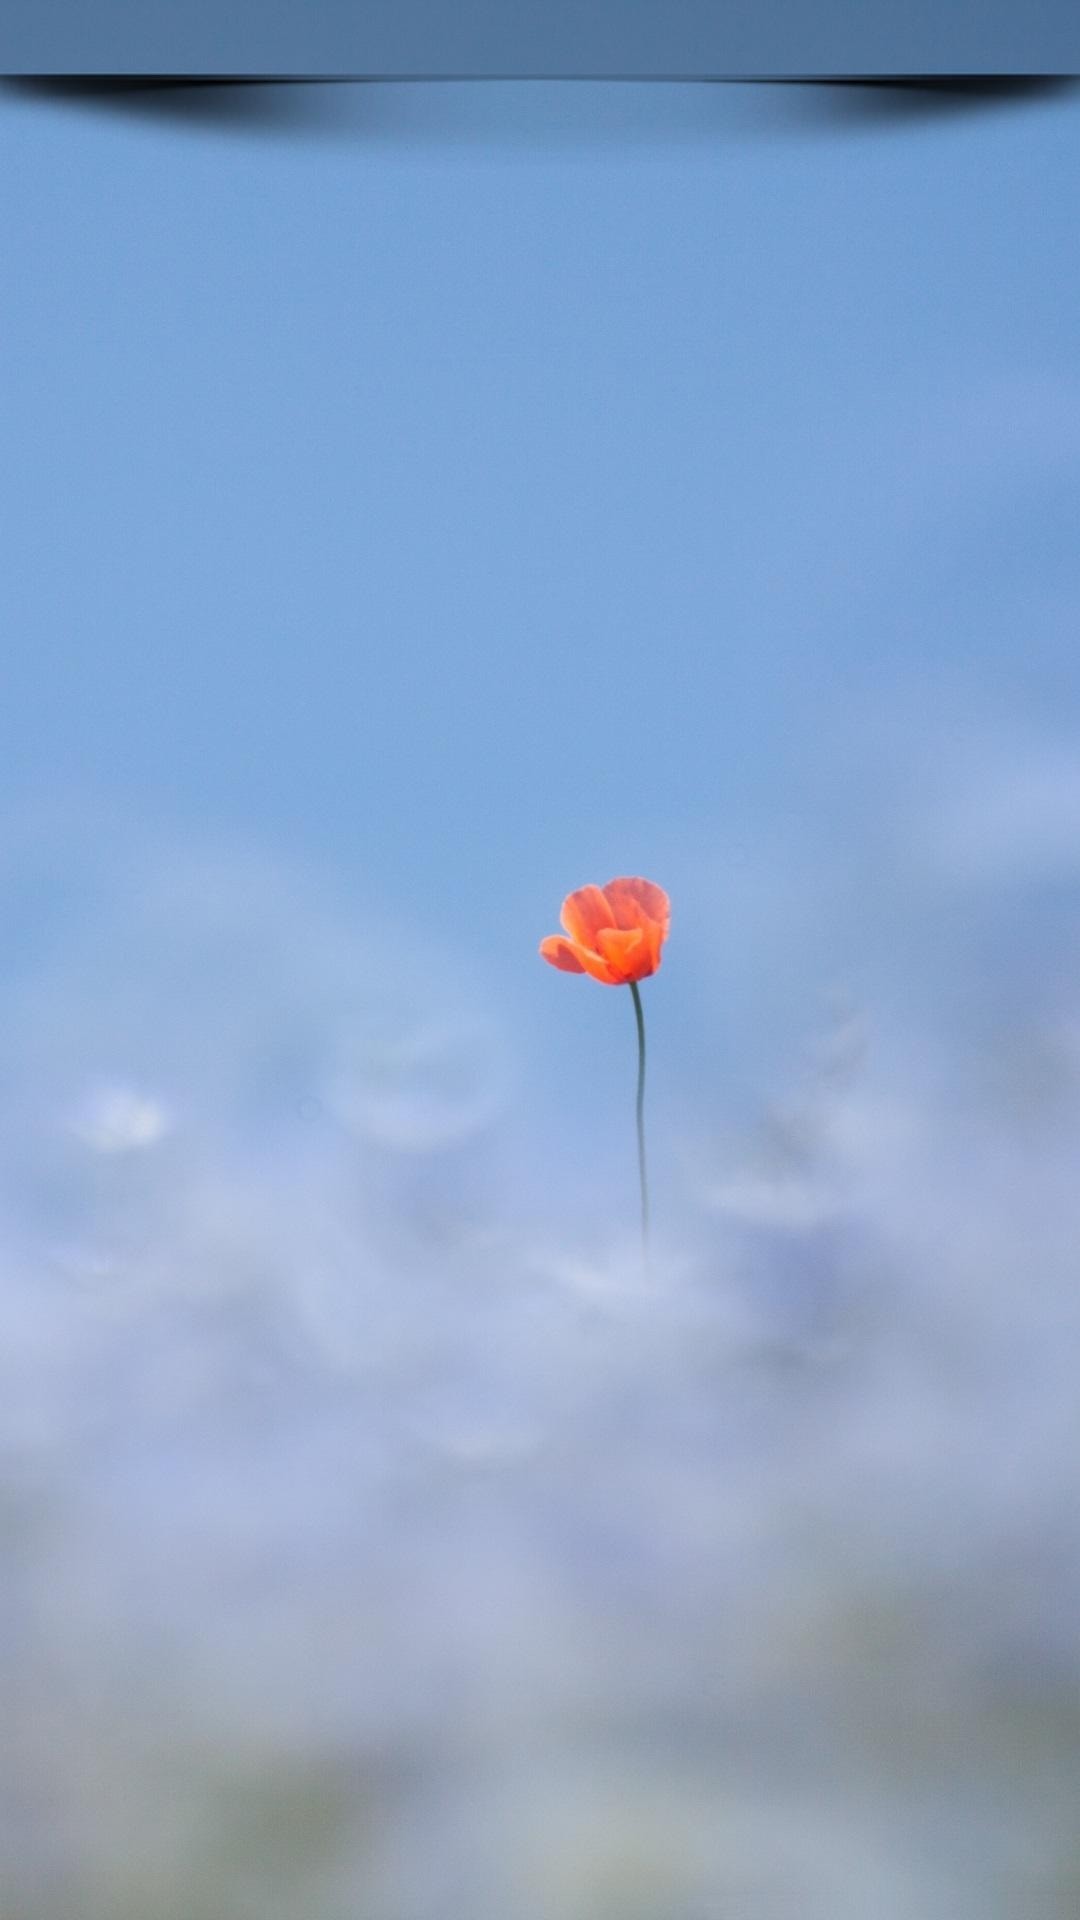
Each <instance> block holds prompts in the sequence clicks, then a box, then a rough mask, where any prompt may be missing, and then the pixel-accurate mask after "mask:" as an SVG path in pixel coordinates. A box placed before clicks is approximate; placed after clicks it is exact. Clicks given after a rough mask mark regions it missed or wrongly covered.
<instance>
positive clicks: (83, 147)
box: [0, 84, 1080, 1133]
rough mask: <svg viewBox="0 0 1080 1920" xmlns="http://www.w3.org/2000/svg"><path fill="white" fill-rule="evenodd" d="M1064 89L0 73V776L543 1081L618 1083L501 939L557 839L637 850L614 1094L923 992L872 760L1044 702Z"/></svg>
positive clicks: (617, 1015) (522, 938)
mask: <svg viewBox="0 0 1080 1920" xmlns="http://www.w3.org/2000/svg"><path fill="white" fill-rule="evenodd" d="M276 114H277V115H279V116H280V117H278V118H275V115H276ZM1078 137H1080V120H1078V117H1077V111H1076V106H1075V102H1074V100H1073V98H1072V96H1071V95H1068V94H1064V95H1061V96H1053V97H1051V98H1050V99H1049V100H1047V101H1044V102H1039V103H1036V104H1034V105H1027V104H1025V105H1021V106H1019V107H1016V108H1013V109H1011V110H1009V109H988V108H982V109H968V110H967V111H961V112H959V113H957V114H955V115H953V116H949V115H935V114H933V113H930V114H929V115H917V114H916V115H913V116H910V117H907V116H904V115H903V114H900V115H898V116H897V117H895V118H892V119H890V118H888V117H886V118H883V119H881V120H878V121H875V120H874V119H864V118H860V117H859V115H858V114H857V113H856V112H854V111H853V110H852V108H851V106H850V103H844V102H840V101H839V100H838V101H837V102H836V104H835V107H834V108H829V107H828V106H827V104H826V102H825V97H824V96H822V95H818V96H816V98H815V97H814V96H811V95H803V94H796V93H793V92H790V91H788V92H785V91H784V90H774V89H766V90H761V89H758V90H740V89H723V88H720V89H716V88H712V89H708V88H693V87H690V88H677V87H654V88H651V89H650V88H647V87H633V86H631V87H618V86H615V87H608V88H606V89H605V88H602V87H590V86H587V85H582V84H578V85H573V86H564V87H562V88H559V87H550V88H546V87H535V86H534V87H528V86H517V87H512V86H505V87H501V86H496V87H488V88H483V87H478V86H473V87H467V86H466V87H453V86H451V87H447V88H426V89H425V88H423V87H418V88H382V89H352V90H345V91H341V90H332V91H331V90H327V91H325V92H323V93H321V94H319V93H314V94H308V95H306V96H305V97H304V98H303V99H293V100H291V101H289V102H286V103H285V104H283V105H281V106H280V107H271V105H270V103H269V96H267V97H266V101H265V102H264V107H263V109H261V110H255V109H254V108H253V107H252V108H249V109H248V118H247V119H246V120H245V119H244V118H243V116H241V117H240V118H239V119H238V121H237V122H236V124H231V123H230V122H229V121H228V120H218V119H215V116H214V114H213V113H212V112H210V113H209V114H207V115H204V117H203V119H202V121H201V122H200V121H199V119H198V118H196V119H195V120H194V121H192V122H189V123H185V122H184V121H183V120H182V119H170V118H169V117H168V116H157V117H155V116H153V115H150V114H147V113H145V112H139V111H138V110H137V109H136V110H135V111H128V112H125V111H123V110H120V111H113V112H108V111H104V110H101V109H96V108H94V107H92V106H86V105H84V106H79V105H78V104H77V103H75V104H68V105H66V106H63V105H54V104H50V103H47V102H43V101H40V100H34V99H28V98H25V97H16V96H12V95H9V96H8V97H7V98H5V101H4V111H3V116H2V120H0V139H2V141H3V146H4V173H5V177H6V178H7V180H8V181H9V182H10V183H12V185H13V189H14V190H13V191H11V192H10V193H9V195H8V199H7V208H6V213H5V247H4V261H3V267H2V272H3V277H4V287H3V301H4V312H5V338H6V352H5V369H6V371H5V377H4V393H3V407H4V416H3V417H4V442H5V447H6V458H5V473H6V476H7V477H6V481H5V487H4V500H3V512H4V526H5V551H6V554H7V556H8V558H7V564H6V566H5V573H4V584H3V588H2V596H3V622H4V631H5V633H6V635H7V647H6V655H7V658H6V665H5V680H6V697H5V700H4V703H3V711H2V714H0V728H2V743H0V744H2V773H0V781H2V787H3V798H4V800H5V801H6V804H7V805H8V806H9V807H10V808H25V807H26V806H27V804H30V805H36V804H46V803H47V804H48V805H50V806H52V805H55V803H56V799H57V796H62V797H63V799H64V801H65V803H66V804H68V805H69V806H70V807H71V808H72V809H73V810H74V811H75V813H76V814H79V815H81V816H82V817H84V818H85V817H86V816H85V810H86V808H87V807H88V806H90V807H92V806H96V805H101V806H102V807H103V808H105V809H106V810H111V812H112V813H113V814H114V815H115V816H117V817H118V818H119V819H120V820H124V819H128V820H130V821H132V822H135V821H137V822H138V823H139V825H140V827H141V828H142V827H146V826H147V825H148V824H149V823H152V822H154V821H158V822H159V823H160V825H161V828H162V831H163V832H164V833H167V834H174V835H179V836H180V837H181V838H183V836H184V835H185V834H189V833H190V834H193V835H194V834H197V835H198V836H201V837H203V838H206V839H209V840H213V839H214V838H215V836H221V835H225V836H229V835H232V836H239V837H240V838H242V839H244V838H250V839H252V840H253V841H255V842H257V843H258V844H259V845H260V846H261V847H262V848H263V849H264V850H268V851H269V850H272V851H274V852H275V853H278V854H280V856H281V857H282V858H283V859H288V860H291V861H293V862H296V863H298V864H299V865H300V866H301V867H303V868H310V869H312V870H314V869H318V870H319V871H320V872H321V873H323V874H324V876H325V878H326V883H327V885H328V887H329V888H330V889H331V890H337V891H338V892H340V894H341V896H342V898H343V899H349V900H351V901H352V902H353V903H354V904H355V905H356V907H357V909H358V911H359V912H360V914H361V917H363V915H364V914H367V913H371V912H374V913H375V914H376V915H377V916H379V917H385V918H387V919H388V920H389V921H391V922H393V923H394V924H395V925H396V926H397V927H399V928H400V937H401V938H402V939H403V940H405V941H406V942H408V943H409V944H410V946H411V947H413V948H414V949H419V950H427V951H430V953H431V954H432V956H433V958H434V964H435V966H436V968H438V967H440V966H442V965H444V964H445V965H447V966H448V965H449V964H450V959H449V956H450V955H451V954H453V955H454V956H455V959H456V961H457V963H458V964H459V965H462V966H464V968H465V969H466V971H467V972H470V973H471V974H472V975H473V976H474V977H475V979H476V981H477V982H478V983H479V987H480V991H481V993H482V994H483V995H484V996H485V997H486V998H487V999H488V1000H489V1002H490V1001H491V1000H494V1001H496V1002H497V1003H498V1006H499V1010H500V1013H501V1015H502V1016H503V1017H504V1018H505V1022H506V1024H507V1025H508V1027H509V1028H510V1029H511V1030H512V1031H514V1032H515V1033H516V1034H517V1036H518V1038H519V1041H520V1042H521V1046H520V1049H519V1051H520V1053H521V1055H522V1057H523V1065H522V1067H521V1071H522V1073H523V1075H524V1078H523V1080H522V1081H521V1082H520V1083H519V1086H518V1092H517V1100H518V1102H519V1104H520V1105H522V1106H524V1107H526V1108H529V1109H531V1110H533V1111H537V1110H539V1111H542V1112H543V1114H544V1116H545V1120H546V1121H547V1122H548V1123H550V1124H554V1123H555V1122H556V1120H557V1119H558V1117H559V1115H558V1106H559V1091H560V1080H561V1076H562V1074H563V1073H564V1072H565V1070H566V1065H567V1063H569V1062H573V1061H580V1062H581V1063H582V1075H583V1082H584V1084H585V1085H587V1086H588V1087H589V1088H590V1096H589V1097H590V1104H592V1103H593V1102H596V1103H598V1104H599V1107H600V1109H601V1110H602V1111H603V1113H604V1114H605V1115H611V1114H613V1113H614V1112H615V1111H616V1110H617V1109H616V1108H615V1107H614V1106H613V1105H612V1104H611V1103H612V1102H613V1101H615V1100H621V1098H622V1095H623V1091H624V1088H623V1086H622V1084H621V1083H620V1082H619V1081H618V1079H617V1077H614V1078H613V1074H612V1069H613V1066H614V1064H615V1062H614V1059H613V1049H614V1048H615V1047H617V1046H621V1045H622V1044H623V1043H624V1041H625V1039H626V1035H625V1033H624V1032H623V1031H621V1030H620V1021H621V1027H622V1028H625V1027H626V1026H627V1025H628V1023H629V1014H628V1013H627V1014H626V1017H625V1018H622V1015H623V1011H624V1010H623V1009H622V1007H621V1005H620V1006H619V1007H618V1008H617V1009H616V1008H615V1007H613V1006H612V1005H610V1004H609V1003H608V1002H609V996H607V995H606V994H603V993H597V992H593V991H592V990H591V988H590V987H589V986H587V985H584V984H583V983H579V982H576V981H575V982H571V981H568V980H563V979H560V978H558V977H557V976H555V975H554V974H551V973H549V972H548V970H547V969H545V968H543V967H542V966H541V965H540V964H539V963H538V962H537V961H536V960H535V945H536V942H537V940H538V939H539V937H540V936H541V935H542V934H543V933H545V932H547V931H549V930H551V929H552V928H553V927H554V926H555V924H556V916H557V909H558V904H559V901H560V900H561V897H562V895H563V893H564V892H565V891H568V890H569V889H570V888H571V887H572V886H575V885H578V884H581V883H582V882H584V881H585V880H588V879H599V880H603V879H605V878H607V877H609V876H610V875H611V874H613V873H616V872H621V871H627V870H629V871H641V872H644V873H646V874H650V875H654V876H655V877H657V878H659V879H661V880H662V881H663V882H664V883H665V884H666V885H667V886H668V887H669V890H670V892H671V893H672V896H673V898H674V901H675V923H674V924H675V931H674V933H673V935H672V940H671V944H670V948H669V954H668V961H667V965H666V968H665V973H664V975H663V977H662V978H661V979H660V980H658V981H657V982H656V983H654V985H653V987H651V988H650V990H649V1005H650V1012H651V1015H652V1018H653V1022H654V1025H655V1028H656V1044H655V1050H654V1051H655V1060H656V1068H655V1071H656V1075H657V1083H658V1084H657V1093H656V1097H657V1099H658V1100H660V1099H662V1098H663V1089H664V1088H665V1086H666V1087H667V1089H668V1091H669V1092H670V1094H671V1096H672V1098H673V1099H677V1098H678V1097H681V1096H682V1095H683V1094H687V1095H689V1096H691V1097H692V1098H693V1100H694V1101H695V1102H696V1103H697V1105H698V1107H699V1108H701V1109H703V1110H705V1111H708V1110H710V1109H713V1110H715V1112H716V1113H718V1114H721V1115H722V1114H723V1113H724V1111H725V1102H726V1101H730V1100H731V1099H733V1098H742V1099H743V1100H745V1101H749V1102H752V1101H753V1100H755V1099H757V1098H759V1097H760V1095H761V1090H762V1088H763V1087H764V1086H766V1085H767V1083H768V1080H769V1076H770V1074H772V1073H774V1072H777V1071H783V1070H786V1064H787V1063H788V1062H789V1061H790V1057H791V1054H792V1050H793V1049H794V1048H795V1047H797V1045H798V1044H799V1042H800V1039H801V1037H802V1036H803V1035H804V1034H805V1032H806V1031H807V1030H808V1029H813V1028H814V1026H815V1024H816V1022H817V1020H818V1019H819V1016H820V1007H821V1002H822V996H823V995H826V994H828V993H830V992H832V991H834V990H836V989H841V990H850V991H852V992H855V993H857V994H861V993H864V992H870V991H878V992H881V993H883V994H885V993H888V992H891V991H893V990H895V988H896V974H897V972H898V970H899V969H900V967H901V966H905V965H909V966H910V970H911V974H912V978H913V979H914V978H915V977H916V976H917V975H918V973H919V971H920V969H922V968H924V967H925V966H927V965H929V966H931V967H935V968H937V971H938V974H939V975H940V976H941V977H940V978H938V979H936V982H935V988H934V991H935V992H944V991H945V989H946V986H947V978H946V976H947V970H948V963H947V960H946V956H945V954H944V953H943V952H942V951H940V948H941V942H942V939H943V938H944V936H943V933H942V929H941V925H940V902H939V901H937V900H936V899H933V898H927V897H923V896H922V895H920V897H919V899H918V900H915V899H913V898H912V897H911V894H910V891H909V892H908V893H905V892H904V890H903V889H904V887H905V886H908V887H909V888H910V887H915V888H918V887H919V886H920V885H921V876H919V875H917V874H916V875H915V876H914V877H913V876H912V874H911V873H910V872H907V877H906V879H905V878H904V871H906V869H905V860H906V863H907V868H910V867H911V866H912V864H913V863H915V864H917V862H918V860H919V859H920V857H921V856H920V855H919V854H918V853H917V852H915V853H912V852H911V851H910V850H908V854H906V855H905V854H904V853H903V850H902V849H898V846H897V840H898V837H899V838H900V839H902V838H903V836H904V835H905V834H906V833H907V832H908V831H909V827H910V822H908V821H907V819H906V817H905V809H909V807H910V805H912V804H914V803H916V802H918V803H920V804H927V803H928V802H929V798H930V788H929V787H928V784H927V783H928V782H930V783H932V782H934V781H937V782H938V783H939V785H940V786H941V787H942V790H943V791H942V801H941V804H942V805H945V804H946V801H947V797H948V792H949V790H951V787H952V785H953V784H954V783H955V782H956V781H958V780H959V781H964V780H970V779H975V778H977V777H978V774H977V769H976V770H974V771H973V770H972V765H971V763H972V761H973V759H974V760H975V761H978V759H979V756H980V753H981V751H982V748H981V746H980V742H982V741H983V740H984V739H985V742H986V754H987V755H988V756H989V757H990V759H993V758H994V756H995V755H996V754H998V753H1003V754H1004V755H1005V757H1006V759H1008V757H1009V754H1010V752H1011V751H1012V750H1013V749H1012V748H1011V746H1010V744H1009V741H1010V738H1011V737H1012V736H1013V735H1015V736H1016V745H1015V752H1016V754H1017V755H1018V757H1019V759H1020V760H1021V762H1023V763H1024V764H1025V765H1026V761H1027V757H1028V755H1029V748H1030V744H1031V742H1032V741H1034V742H1035V743H1038V742H1039V741H1041V739H1042V738H1043V735H1044V733H1045V734H1046V735H1048V736H1050V737H1051V738H1052V739H1053V740H1058V739H1061V738H1064V742H1065V744H1064V745H1063V746H1062V747H1061V749H1060V751H1061V753H1067V750H1068V744H1069V742H1070V740H1071V735H1072V729H1073V725H1074V720H1075V715H1074V711H1073V707H1074V699H1075V684H1074V683H1075V667H1074V646H1073V633H1074V625H1075V623H1074V612H1075V594H1076V585H1077V575H1076V562H1075V553H1074V542H1073V528H1074V524H1075V506H1076V452H1077V444H1078V440H1080V385H1078V381H1080V368H1078V365H1077V348H1076V336H1075V312H1076V295H1077V267H1076V251H1075V245H1074V225H1075V196H1074V195H1073V193H1072V191H1071V184H1070V183H1071V181H1072V178H1073V176H1074V167H1075V158H1076V143H1077V139H1078ZM964 769H967V771H965V770H964ZM987 777H988V778H991V779H993V778H995V777H996V775H995V774H994V773H993V772H991V773H990V774H989V775H988V776H987ZM931 892H932V889H931ZM957 937H958V938H960V937H961V936H960V934H959V933H958V935H957ZM927 943H929V946H930V950H931V953H932V955H936V958H930V959H928V958H927ZM443 956H445V958H443ZM904 991H906V989H905V988H901V992H904ZM703 1070H707V1076H708V1078H707V1079H706V1078H705V1077H704V1074H703ZM594 1111H595V1109H594ZM564 1119H565V1120H566V1123H567V1125H568V1126H569V1129H570V1132H571V1133H573V1131H574V1120H573V1118H572V1117H567V1116H564Z"/></svg>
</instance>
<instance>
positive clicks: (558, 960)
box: [540, 933, 585, 973]
mask: <svg viewBox="0 0 1080 1920" xmlns="http://www.w3.org/2000/svg"><path fill="white" fill-rule="evenodd" d="M540 952H541V953H542V954H543V956H544V959H545V960H547V961H549V962H550V964H551V965H552V966H553V967H558V968H559V969H560V971H561V972H563V973H584V971H585V969H584V967H583V966H582V964H581V961H580V960H579V959H578V957H577V955H576V953H575V952H574V949H573V946H572V944H571V942H570V941H569V940H567V939H565V938H564V937H563V935H562V934H561V933H549V934H548V937H547V939H546V940H541V942H540Z"/></svg>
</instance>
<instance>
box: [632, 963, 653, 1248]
mask: <svg viewBox="0 0 1080 1920" xmlns="http://www.w3.org/2000/svg"><path fill="white" fill-rule="evenodd" d="M629 985H630V991H631V993H632V994H633V996H634V1014H635V1016H636V1019H637V1042H638V1076H637V1152H638V1173H639V1175H640V1177H641V1251H642V1254H643V1255H644V1258H645V1263H646V1265H648V1260H649V1182H648V1176H647V1174H646V1171H645V1016H644V1014H643V1013H642V1011H641V995H640V993H639V992H638V986H637V981H636V980H631V981H630V983H629Z"/></svg>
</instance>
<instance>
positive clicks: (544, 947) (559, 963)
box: [540, 933, 622, 987]
mask: <svg viewBox="0 0 1080 1920" xmlns="http://www.w3.org/2000/svg"><path fill="white" fill-rule="evenodd" d="M540 952H541V953H542V955H543V957H544V959H545V960H548V961H550V963H551V965H552V966H553V967H558V968H560V970H561V971H562V972H563V973H588V974H591V975H592V977H593V979H594V980H599V981H600V982H601V985H603V986H605V987H618V986H621V985H622V981H621V979H620V977H619V976H618V974H616V973H614V972H613V971H612V969H611V968H610V967H609V966H608V963H607V961H606V960H603V959H601V957H600V955H599V954H598V953H593V951H592V949H591V948H590V947H583V946H581V944H580V943H579V942H578V941H577V940H567V939H566V938H565V936H564V935H563V934H561V933H551V934H549V935H548V937H547V939H546V940H541V942H540Z"/></svg>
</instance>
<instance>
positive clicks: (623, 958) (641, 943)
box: [596, 927, 652, 981]
mask: <svg viewBox="0 0 1080 1920" xmlns="http://www.w3.org/2000/svg"><path fill="white" fill-rule="evenodd" d="M596 944H597V946H598V947H599V949H600V952H601V954H602V955H603V957H604V959H605V960H606V961H607V963H608V966H609V967H610V968H611V971H612V973H615V974H617V975H618V977H619V979H620V980H623V981H629V980H642V979H644V977H645V975H646V974H647V973H651V972H652V966H651V964H650V955H649V948H648V945H647V943H646V939H645V935H644V933H643V932H642V930H641V928H640V927H632V928H629V929H622V928H618V927H605V928H604V929H603V930H602V932H600V933H598V934H597V936H596Z"/></svg>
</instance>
